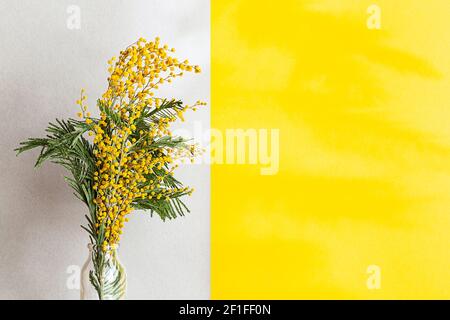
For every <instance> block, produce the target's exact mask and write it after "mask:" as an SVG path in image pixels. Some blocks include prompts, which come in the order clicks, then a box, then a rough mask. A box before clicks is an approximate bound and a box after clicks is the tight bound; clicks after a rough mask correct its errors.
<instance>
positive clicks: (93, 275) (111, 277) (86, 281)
mask: <svg viewBox="0 0 450 320" xmlns="http://www.w3.org/2000/svg"><path fill="white" fill-rule="evenodd" d="M88 248H89V256H88V259H87V261H86V263H85V264H84V266H83V268H82V269H81V277H80V281H81V285H80V298H81V300H121V299H124V298H125V294H126V289H127V275H126V272H125V268H124V267H123V266H122V264H121V263H120V261H119V258H118V255H117V246H114V247H108V248H107V249H106V251H103V250H102V248H99V247H97V246H96V245H92V244H89V245H88Z"/></svg>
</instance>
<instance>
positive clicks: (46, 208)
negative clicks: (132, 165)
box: [0, 0, 210, 299]
mask: <svg viewBox="0 0 450 320" xmlns="http://www.w3.org/2000/svg"><path fill="white" fill-rule="evenodd" d="M72 4H73V5H78V6H79V7H80V9H81V29H79V30H77V29H75V30H70V29H68V28H67V25H66V24H67V18H68V17H69V16H70V14H68V13H67V12H66V10H67V7H68V6H69V5H72ZM209 30H210V27H209V1H208V0H189V1H180V0H150V1H136V0H134V1H133V0H128V1H120V0H114V1H112V0H101V1H100V0H95V1H92V0H91V1H88V0H85V1H76V0H71V1H64V0H43V1H32V0H28V1H25V0H20V1H17V0H2V1H0V39H1V49H0V90H1V91H0V110H1V121H0V128H1V130H0V132H1V134H0V145H1V152H0V174H1V176H0V243H1V245H0V299H19V298H20V299H78V297H79V292H78V291H77V290H73V289H69V288H68V287H67V284H66V283H67V282H69V284H70V282H71V281H70V280H72V279H73V277H74V276H75V277H76V273H67V271H68V268H69V271H70V266H71V265H75V266H77V265H79V266H81V265H82V264H83V263H84V261H85V259H86V257H87V248H86V245H87V242H88V239H87V234H86V233H85V232H84V231H83V230H82V229H81V228H80V224H84V223H85V221H84V218H83V216H84V214H85V213H86V209H85V207H84V205H83V204H82V203H81V202H80V201H78V200H77V199H76V198H75V197H74V196H73V195H72V192H71V190H70V188H69V187H68V186H66V184H65V182H64V180H63V175H64V171H63V170H62V169H61V168H59V167H57V166H56V165H53V164H45V165H44V166H43V167H42V168H41V169H39V170H35V169H33V164H34V160H35V158H36V156H37V151H33V152H31V153H26V154H23V155H22V156H20V157H18V158H16V156H15V153H14V152H13V149H14V148H15V147H16V146H17V144H18V143H19V141H21V140H24V139H25V138H27V137H36V136H42V135H43V134H44V128H45V127H46V125H47V123H48V122H49V121H51V120H53V119H55V118H56V117H58V118H67V117H74V116H75V114H76V112H77V111H78V110H77V108H76V106H75V103H74V101H75V100H76V99H77V97H78V94H79V90H80V88H81V87H84V88H86V90H87V93H88V98H89V99H88V102H89V105H90V107H91V109H93V108H94V106H95V100H96V98H97V97H99V96H100V95H101V93H102V92H103V91H104V89H105V87H106V77H107V71H106V69H107V65H106V61H107V60H108V59H109V58H110V57H112V56H114V55H118V52H119V50H121V49H122V48H124V47H126V46H127V45H128V44H130V43H132V42H134V41H135V40H137V39H138V38H139V37H141V36H143V37H145V38H147V39H150V38H153V37H155V36H160V37H161V39H162V40H163V42H166V43H168V44H169V45H170V46H173V47H175V48H176V49H177V55H179V56H180V58H184V57H186V58H188V59H189V60H190V62H192V63H195V64H199V65H201V66H202V67H203V70H204V72H203V73H201V74H200V75H186V76H185V77H183V78H181V79H178V81H176V82H177V83H176V84H175V85H174V86H173V87H170V89H165V90H164V93H166V94H167V95H168V96H170V97H180V98H183V99H184V100H185V101H186V102H188V101H196V100H197V99H203V100H206V101H209V57H210V52H209V44H210V43H209ZM186 120H187V121H186V122H185V124H183V125H184V126H185V127H188V128H189V127H192V124H193V123H194V122H195V121H197V124H198V123H200V125H201V126H202V127H203V128H204V129H205V130H206V129H208V128H209V108H206V109H204V110H200V111H198V112H197V113H194V114H190V115H189V116H187V118H186ZM179 176H180V177H181V179H182V180H183V181H184V182H185V183H186V184H187V185H190V186H193V187H195V188H196V192H195V193H194V195H193V196H192V197H191V198H188V199H187V204H188V206H189V207H190V208H191V209H192V213H191V214H189V215H187V216H186V217H184V218H179V219H177V220H175V221H169V222H166V223H163V222H161V221H159V219H158V218H150V217H149V216H147V215H146V214H144V213H142V212H135V213H134V214H133V215H132V216H130V222H129V223H128V224H127V225H126V226H125V230H124V236H123V239H122V243H121V247H120V251H119V255H120V257H121V260H122V262H123V264H124V266H125V267H126V269H127V273H128V298H131V299H165V298H172V299H181V298H187V299H189V298H190V299H197V298H202V299H204V298H209V167H208V166H207V165H190V166H186V167H184V168H181V169H180V171H179ZM75 270H76V267H75Z"/></svg>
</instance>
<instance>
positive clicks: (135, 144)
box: [77, 38, 205, 250]
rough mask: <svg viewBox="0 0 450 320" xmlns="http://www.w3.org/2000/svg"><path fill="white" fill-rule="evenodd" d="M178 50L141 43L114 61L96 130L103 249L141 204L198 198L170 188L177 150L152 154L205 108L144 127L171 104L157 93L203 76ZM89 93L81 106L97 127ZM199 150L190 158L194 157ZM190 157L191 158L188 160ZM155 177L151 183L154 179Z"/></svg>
mask: <svg viewBox="0 0 450 320" xmlns="http://www.w3.org/2000/svg"><path fill="white" fill-rule="evenodd" d="M174 51H175V50H174V49H169V48H168V47H167V45H161V44H160V40H159V38H156V39H155V40H154V41H151V42H147V41H146V40H145V39H142V38H141V39H139V40H138V41H137V42H136V43H135V44H133V45H131V46H129V47H128V48H126V49H125V50H124V51H121V52H120V56H119V58H118V59H116V58H115V57H113V58H112V59H111V60H110V61H108V64H109V69H108V71H109V73H110V77H109V78H108V84H109V85H108V88H107V90H106V92H105V93H104V94H103V96H102V99H101V100H100V101H99V105H100V110H101V113H100V119H98V121H96V122H95V123H93V124H92V131H91V132H90V134H92V135H94V155H95V158H96V167H97V171H96V172H95V173H94V178H93V179H94V185H93V188H94V190H95V191H96V194H97V197H96V198H95V200H94V202H95V204H96V206H97V212H96V217H97V221H96V228H98V231H99V232H100V230H102V232H104V235H105V241H104V242H103V244H102V245H103V248H104V250H106V248H107V247H109V246H113V245H115V244H117V243H118V242H119V240H120V235H121V233H122V228H123V226H124V223H125V222H126V221H128V219H127V217H126V216H127V215H128V214H129V213H130V212H131V211H132V209H133V202H135V201H136V200H137V199H150V200H154V201H169V200H170V198H171V196H172V195H175V194H177V193H186V192H188V193H189V192H192V190H190V189H188V188H184V187H182V188H177V187H167V185H165V184H164V183H163V181H164V179H165V177H167V176H168V175H173V170H174V169H175V168H176V165H175V164H174V160H175V159H176V158H177V157H180V156H182V155H180V154H179V152H178V151H176V150H173V149H171V148H157V149H155V148H151V145H152V142H154V141H155V140H156V139H158V138H161V137H164V136H170V135H171V132H170V130H169V128H168V127H169V124H170V122H173V121H175V120H176V119H181V120H183V113H184V112H185V111H186V110H188V109H192V110H195V109H196V107H197V106H201V105H204V104H205V103H203V102H201V101H197V102H196V103H195V104H194V105H192V106H187V105H186V106H182V107H181V108H179V109H177V111H176V113H174V114H173V115H172V114H169V116H167V117H160V118H157V119H155V120H154V121H148V122H147V123H148V126H147V127H145V128H144V129H143V128H142V126H141V127H140V125H139V123H138V122H139V121H141V120H142V116H143V112H147V115H148V112H149V111H151V110H158V108H161V106H162V105H163V104H164V101H165V100H162V99H160V98H157V97H155V96H154V90H156V89H158V87H159V86H160V85H161V84H163V83H166V82H168V83H169V82H171V81H172V79H173V78H175V77H179V76H182V75H183V72H184V71H187V72H190V71H193V72H196V73H198V72H200V68H199V67H198V66H193V65H190V64H189V62H188V61H187V60H184V61H182V62H180V61H178V59H176V58H174V57H172V56H170V53H171V52H174ZM85 99H86V98H85V96H84V92H82V96H81V98H80V100H79V101H77V103H78V104H79V105H80V106H81V110H82V112H81V113H80V114H79V116H80V117H83V118H85V121H86V123H87V124H91V123H92V119H91V118H90V114H89V113H88V112H87V111H86V110H87V108H86V106H85V105H84V101H85ZM192 153H193V150H191V152H190V153H189V154H190V155H191V156H192ZM183 156H186V155H183ZM149 177H151V178H149Z"/></svg>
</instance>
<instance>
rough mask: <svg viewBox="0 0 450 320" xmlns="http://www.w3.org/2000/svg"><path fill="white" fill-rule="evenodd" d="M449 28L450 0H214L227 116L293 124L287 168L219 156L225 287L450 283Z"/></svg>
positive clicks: (346, 290)
mask: <svg viewBox="0 0 450 320" xmlns="http://www.w3.org/2000/svg"><path fill="white" fill-rule="evenodd" d="M372 3H376V4H378V5H379V7H380V8H381V10H382V17H381V23H382V29H381V30H369V29H368V28H367V27H366V21H367V18H368V14H367V13H366V10H367V8H368V6H369V5H370V4H372ZM449 31H450V1H448V0H433V1H430V0H428V1H423V0H383V1H364V0H360V1H356V0H353V1H352V0H345V1H344V0H339V1H336V0H329V1H326V0H323V1H306V0H305V1H298V0H297V1H293V0H280V1H249V0H247V1H244V0H241V1H218V0H212V127H213V128H218V129H221V130H224V129H226V128H244V129H245V128H279V129H280V171H279V173H278V175H275V176H262V175H260V172H259V167H258V166H251V165H213V166H212V247H211V254H212V298H213V299H233V298H234V299H241V298H251V299H262V298H268V299H303V298H308V299H315V298H321V299H352V298H353V299H392V298H400V299H408V298H426V299H428V298H450V286H449V283H450V268H449V267H450V265H449V262H450V259H449V258H450V256H449V242H450V232H449V231H450V148H449V147H450V125H449V121H450V99H449V98H450V81H449V78H448V76H449V75H450V41H449ZM372 264H373V265H378V266H379V267H380V268H381V289H379V290H369V289H368V288H367V286H366V280H367V278H368V274H367V273H366V269H367V267H368V266H369V265H372Z"/></svg>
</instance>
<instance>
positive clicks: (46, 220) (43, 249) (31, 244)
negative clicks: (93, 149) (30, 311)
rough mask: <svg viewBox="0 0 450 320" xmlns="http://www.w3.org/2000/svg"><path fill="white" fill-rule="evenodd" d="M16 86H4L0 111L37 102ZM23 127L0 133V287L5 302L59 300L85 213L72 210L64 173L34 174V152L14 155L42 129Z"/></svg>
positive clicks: (50, 168) (51, 167) (45, 169)
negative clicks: (2, 137) (2, 136)
mask: <svg viewBox="0 0 450 320" xmlns="http://www.w3.org/2000/svg"><path fill="white" fill-rule="evenodd" d="M36 77H38V75H36ZM20 81H21V79H14V78H11V77H10V78H9V79H8V85H9V86H11V87H15V88H16V89H15V90H12V91H10V92H9V95H8V97H7V98H5V97H2V98H1V99H3V100H5V99H6V100H7V101H3V103H2V105H8V108H10V109H13V110H22V112H26V111H25V110H26V108H27V106H30V105H32V104H34V105H36V103H39V102H36V100H34V98H33V97H32V94H30V93H29V92H28V91H27V88H26V87H24V86H20V85H17V86H15V85H14V83H15V82H17V83H20ZM36 81H37V79H36ZM19 88H20V89H19ZM11 120H13V119H11ZM37 121H38V122H39V121H40V119H39V120H37ZM22 125H23V123H20V124H18V123H14V121H10V122H8V123H6V124H5V125H4V131H3V133H4V134H5V136H7V137H8V140H7V142H6V143H5V144H4V145H3V155H2V159H1V171H2V187H3V188H2V194H1V203H0V205H1V208H2V209H1V211H2V212H1V214H2V217H1V220H2V224H1V234H0V235H1V238H2V243H4V246H2V248H1V251H0V255H1V257H2V261H6V263H2V267H1V274H0V281H1V282H4V285H1V286H0V287H1V288H2V292H1V294H2V297H3V298H8V299H10V298H11V299H50V298H58V297H60V296H59V295H58V293H61V292H66V291H65V290H67V288H65V287H63V286H65V283H66V279H65V277H66V276H67V275H66V273H65V270H66V268H67V266H68V265H67V262H68V261H69V262H70V259H71V254H70V251H68V250H67V248H68V246H67V243H77V242H79V241H77V240H75V239H77V238H78V236H79V235H80V234H81V231H80V228H79V225H80V223H82V219H83V215H82V214H80V213H84V212H85V209H84V207H82V205H80V204H79V205H76V204H75V203H78V201H77V199H76V198H74V196H73V195H72V192H71V190H70V188H69V187H68V186H67V185H66V184H65V181H64V179H63V177H64V175H66V172H64V170H63V169H62V168H60V167H59V166H57V165H55V164H51V163H45V164H44V165H43V166H42V167H40V168H37V169H35V168H33V166H34V163H35V161H36V158H37V155H38V152H39V151H38V150H34V151H31V152H26V153H23V154H21V155H20V156H18V157H16V153H15V152H14V151H13V150H14V149H15V148H16V147H17V146H18V144H19V142H20V141H23V140H25V139H27V138H28V137H30V136H36V137H37V136H44V135H45V132H44V128H45V124H43V125H42V128H41V129H31V128H35V127H37V125H36V126H34V125H33V126H28V127H27V128H20V126H22ZM68 203H70V205H68ZM77 210H78V211H77ZM69 247H70V246H69ZM73 249H74V250H77V248H73ZM58 252H59V254H58ZM61 253H62V254H63V255H65V254H67V256H66V257H65V259H63V258H62V257H61V256H59V255H61ZM83 257H84V256H83ZM64 262H65V263H64ZM75 262H76V263H81V261H75ZM49 288H51V290H49ZM76 293H77V292H75V293H74V295H75V294H76ZM67 296H70V294H68V295H67ZM67 296H66V297H67Z"/></svg>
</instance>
